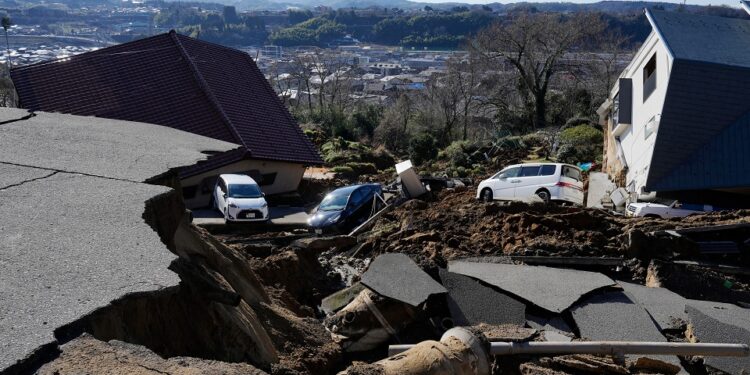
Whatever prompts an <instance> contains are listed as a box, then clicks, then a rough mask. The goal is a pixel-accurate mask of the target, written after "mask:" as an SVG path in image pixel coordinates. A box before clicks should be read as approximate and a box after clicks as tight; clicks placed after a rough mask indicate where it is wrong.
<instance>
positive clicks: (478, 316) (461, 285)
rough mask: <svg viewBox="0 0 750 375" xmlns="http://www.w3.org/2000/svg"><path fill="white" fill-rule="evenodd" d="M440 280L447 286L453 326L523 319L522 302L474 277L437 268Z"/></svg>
mask: <svg viewBox="0 0 750 375" xmlns="http://www.w3.org/2000/svg"><path fill="white" fill-rule="evenodd" d="M440 280H441V281H442V283H443V286H444V287H445V288H446V289H448V309H449V310H450V313H451V317H452V318H453V324H454V325H456V326H469V325H477V324H480V323H487V324H516V325H519V326H520V325H523V324H524V323H525V322H526V315H525V313H526V305H524V304H523V302H519V301H518V300H516V299H514V298H512V297H510V296H508V295H506V294H504V293H502V292H500V291H498V290H496V289H494V288H492V287H489V286H485V285H482V283H480V282H479V281H477V280H476V279H472V278H471V277H468V276H464V275H460V274H457V273H453V272H448V271H447V270H443V269H441V270H440Z"/></svg>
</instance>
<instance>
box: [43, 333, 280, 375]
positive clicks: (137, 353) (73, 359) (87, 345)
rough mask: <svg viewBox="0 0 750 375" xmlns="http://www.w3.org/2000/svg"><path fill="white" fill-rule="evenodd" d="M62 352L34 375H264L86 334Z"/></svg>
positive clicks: (246, 368) (247, 368) (246, 367)
mask: <svg viewBox="0 0 750 375" xmlns="http://www.w3.org/2000/svg"><path fill="white" fill-rule="evenodd" d="M61 352H62V353H61V354H60V356H59V357H57V358H55V359H54V360H53V361H51V362H49V363H47V364H45V365H44V366H42V367H41V368H40V369H38V370H37V371H36V374H38V375H76V374H133V375H158V374H185V375H187V374H224V375H263V374H266V372H264V371H261V370H259V369H257V368H255V367H253V366H252V365H250V364H247V363H228V362H221V361H212V360H207V359H199V358H190V357H172V358H168V359H164V358H162V357H160V356H159V355H157V354H156V353H154V352H152V351H151V350H149V349H147V348H145V347H143V346H140V345H133V344H128V343H125V342H122V341H117V340H112V341H110V342H104V341H100V340H97V339H95V338H94V337H92V336H91V335H88V334H84V335H82V336H81V337H78V338H76V339H75V340H73V341H70V342H68V343H67V344H65V345H62V346H61Z"/></svg>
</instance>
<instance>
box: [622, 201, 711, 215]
mask: <svg viewBox="0 0 750 375" xmlns="http://www.w3.org/2000/svg"><path fill="white" fill-rule="evenodd" d="M713 210H714V207H713V206H709V205H694V204H693V205H691V204H681V203H680V202H678V201H674V202H672V203H670V204H662V203H656V202H637V203H630V204H628V209H627V210H626V211H625V214H626V215H627V216H632V217H654V218H662V219H669V218H671V217H685V216H689V215H693V214H699V213H703V212H708V211H713Z"/></svg>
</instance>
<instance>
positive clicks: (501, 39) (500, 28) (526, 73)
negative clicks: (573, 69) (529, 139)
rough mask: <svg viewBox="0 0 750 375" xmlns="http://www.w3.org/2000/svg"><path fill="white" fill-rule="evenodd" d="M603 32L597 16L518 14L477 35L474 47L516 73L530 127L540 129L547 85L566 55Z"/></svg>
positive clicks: (544, 124)
mask: <svg viewBox="0 0 750 375" xmlns="http://www.w3.org/2000/svg"><path fill="white" fill-rule="evenodd" d="M602 30H604V22H603V21H602V20H601V18H600V17H599V16H598V15H596V14H591V13H578V14H575V15H573V16H567V15H560V14H551V13H542V14H528V13H521V14H518V15H516V16H514V17H512V18H511V19H509V20H507V21H506V22H502V23H497V24H494V25H493V26H491V27H489V28H488V29H486V30H484V31H482V32H480V34H479V35H478V36H477V38H476V39H475V40H474V42H473V43H474V46H473V48H474V49H475V50H477V51H479V52H480V53H481V54H482V56H483V58H484V59H486V60H488V61H490V62H492V61H494V62H496V63H499V64H505V63H509V64H510V65H511V66H512V67H513V68H514V69H515V70H516V71H517V72H518V78H519V86H520V88H521V90H522V93H521V94H522V95H524V97H525V98H526V100H525V102H526V103H527V105H528V106H529V107H530V108H529V111H530V112H531V113H533V114H532V116H531V117H532V122H533V126H534V127H535V128H541V127H544V126H546V114H547V93H548V91H549V89H550V82H551V79H552V77H553V76H554V75H555V73H557V72H558V71H560V70H562V69H564V65H565V64H566V61H565V59H564V57H565V54H566V53H569V52H572V51H574V50H575V49H576V48H577V47H580V46H581V45H582V44H583V43H584V42H585V41H587V40H588V39H590V38H591V37H593V36H595V35H597V34H599V33H601V32H602Z"/></svg>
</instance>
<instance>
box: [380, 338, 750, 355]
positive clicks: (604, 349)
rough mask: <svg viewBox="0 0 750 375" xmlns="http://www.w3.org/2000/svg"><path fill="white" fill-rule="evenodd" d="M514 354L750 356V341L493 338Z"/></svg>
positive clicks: (394, 348)
mask: <svg viewBox="0 0 750 375" xmlns="http://www.w3.org/2000/svg"><path fill="white" fill-rule="evenodd" d="M412 346H414V345H391V346H389V347H388V356H392V355H395V354H398V353H402V352H404V351H407V350H409V349H410V348H411V347H412ZM514 354H611V355H621V354H652V355H656V354H660V355H670V354H671V355H701V356H722V357H747V356H748V355H750V347H748V346H747V345H746V344H714V343H695V344H691V343H677V342H628V341H576V342H535V341H534V342H493V343H491V345H490V355H514Z"/></svg>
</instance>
